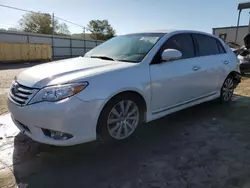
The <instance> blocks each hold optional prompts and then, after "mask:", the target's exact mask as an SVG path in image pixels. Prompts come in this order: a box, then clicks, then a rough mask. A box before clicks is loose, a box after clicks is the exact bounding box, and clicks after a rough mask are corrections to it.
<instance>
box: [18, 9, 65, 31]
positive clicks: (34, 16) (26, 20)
mask: <svg viewBox="0 0 250 188" xmlns="http://www.w3.org/2000/svg"><path fill="white" fill-rule="evenodd" d="M52 23H53V21H52V16H51V15H50V14H43V13H26V14H24V15H23V17H22V18H21V19H20V20H19V25H20V27H21V30H22V31H25V32H32V33H40V34H49V35H52V34H53V24H52ZM54 34H55V35H69V34H70V32H69V29H68V26H67V25H66V24H65V23H63V24H60V23H59V21H58V20H57V19H54Z"/></svg>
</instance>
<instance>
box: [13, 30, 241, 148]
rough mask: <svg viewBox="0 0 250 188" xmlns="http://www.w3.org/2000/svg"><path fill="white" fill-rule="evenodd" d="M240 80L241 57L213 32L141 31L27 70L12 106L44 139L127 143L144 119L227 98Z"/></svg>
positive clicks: (29, 131) (19, 122) (20, 123)
mask: <svg viewBox="0 0 250 188" xmlns="http://www.w3.org/2000/svg"><path fill="white" fill-rule="evenodd" d="M239 82H240V75H239V67H238V64H237V57H236V56H235V54H234V53H233V52H232V50H231V49H230V48H229V47H228V46H227V45H225V44H224V42H223V41H221V40H220V39H218V38H217V37H215V36H213V35H210V34H206V33H203V32H197V31H172V32H162V31H161V32H150V33H146V32H145V33H134V34H128V35H122V36H118V37H114V38H112V39H110V40H108V41H106V42H104V43H103V44H101V45H100V46H98V47H96V48H94V49H93V50H91V51H89V52H88V53H87V54H86V55H85V57H78V58H72V59H67V60H61V61H55V62H52V63H47V64H43V65H38V66H35V67H32V68H29V69H27V70H25V71H23V72H21V73H20V74H19V75H18V76H16V78H15V80H14V81H13V84H12V86H11V88H10V91H9V95H8V106H9V111H10V113H11V115H12V119H13V121H14V123H15V124H16V126H17V127H18V128H19V129H20V130H21V132H23V133H24V134H26V135H28V136H29V137H31V138H32V139H33V140H36V141H38V142H42V143H46V144H51V145H58V146H68V145H75V144H80V143H85V142H89V141H92V140H96V139H97V138H99V139H100V140H102V141H105V142H109V141H121V140H124V139H127V138H128V137H130V136H131V135H132V134H133V133H134V132H135V130H136V129H137V128H138V126H139V125H140V124H141V123H142V122H149V121H152V120H154V119H158V118H160V117H163V116H165V115H167V114H170V113H172V112H175V111H178V110H181V109H184V108H187V107H190V106H193V105H196V104H199V103H203V102H205V101H210V100H213V99H216V98H219V99H220V100H221V101H222V102H228V101H230V100H231V98H232V96H233V91H234V89H235V87H236V86H237V85H238V83H239Z"/></svg>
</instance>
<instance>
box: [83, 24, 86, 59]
mask: <svg viewBox="0 0 250 188" xmlns="http://www.w3.org/2000/svg"><path fill="white" fill-rule="evenodd" d="M85 34H86V28H85V27H83V40H84V55H85V53H86V36H85Z"/></svg>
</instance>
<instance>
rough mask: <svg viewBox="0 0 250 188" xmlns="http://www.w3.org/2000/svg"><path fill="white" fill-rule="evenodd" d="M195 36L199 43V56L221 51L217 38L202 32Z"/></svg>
mask: <svg viewBox="0 0 250 188" xmlns="http://www.w3.org/2000/svg"><path fill="white" fill-rule="evenodd" d="M194 36H195V39H196V42H197V44H198V52H199V56H208V55H215V54H219V53H220V49H219V46H218V43H217V40H216V39H215V38H212V37H209V36H206V35H201V34H195V35H194Z"/></svg>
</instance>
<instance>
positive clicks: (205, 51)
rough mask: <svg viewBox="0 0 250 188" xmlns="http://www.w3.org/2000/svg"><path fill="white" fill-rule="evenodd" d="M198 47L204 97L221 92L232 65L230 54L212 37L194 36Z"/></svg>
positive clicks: (198, 63) (198, 62)
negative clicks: (228, 68)
mask: <svg viewBox="0 0 250 188" xmlns="http://www.w3.org/2000/svg"><path fill="white" fill-rule="evenodd" d="M193 38H194V40H195V44H196V47H197V56H198V57H197V61H196V62H197V65H196V66H198V67H200V73H201V74H202V79H201V81H202V83H201V84H199V88H200V90H201V91H202V92H203V93H202V95H209V94H213V93H216V92H218V91H220V89H221V85H222V83H221V82H222V81H224V79H225V78H226V76H227V74H228V70H227V68H226V66H227V64H229V63H230V61H229V58H228V54H227V53H226V50H225V49H224V47H223V46H222V44H221V42H220V41H219V40H218V39H217V38H215V37H212V36H209V35H204V34H193Z"/></svg>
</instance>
